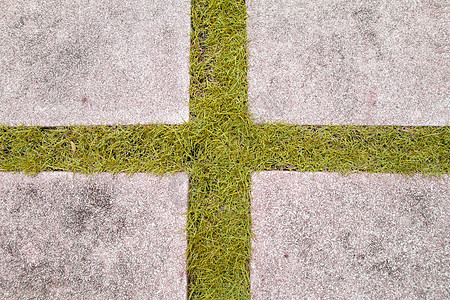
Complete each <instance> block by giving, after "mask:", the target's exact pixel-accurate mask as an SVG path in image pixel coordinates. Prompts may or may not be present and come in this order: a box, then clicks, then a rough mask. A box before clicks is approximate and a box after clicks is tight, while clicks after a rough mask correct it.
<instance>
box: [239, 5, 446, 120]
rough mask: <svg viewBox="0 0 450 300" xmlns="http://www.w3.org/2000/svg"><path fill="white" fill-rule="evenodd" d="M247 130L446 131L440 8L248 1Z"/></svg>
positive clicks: (443, 23) (443, 36)
mask: <svg viewBox="0 0 450 300" xmlns="http://www.w3.org/2000/svg"><path fill="white" fill-rule="evenodd" d="M246 5H247V11H248V13H249V15H250V16H249V19H248V22H247V38H248V39H249V40H250V42H249V47H248V51H249V54H250V57H249V70H248V78H249V91H248V94H249V106H250V111H251V113H252V114H253V119H254V120H255V122H257V123H264V122H276V121H282V122H285V123H293V124H301V125H303V124H305V125H330V124H338V125H342V124H354V125H403V126H407V125H411V126H445V125H449V124H450V95H449V87H450V85H449V82H450V81H449V75H450V73H449V71H450V60H449V54H450V50H449V45H450V44H449V34H450V32H449V29H450V26H449V24H450V22H449V21H450V14H449V7H450V2H449V1H448V0H444V1H442V0H439V1H438V0H426V1H409V0H396V1H355V0H353V1H348V0H317V1H300V0H280V1H269V0H248V1H246Z"/></svg>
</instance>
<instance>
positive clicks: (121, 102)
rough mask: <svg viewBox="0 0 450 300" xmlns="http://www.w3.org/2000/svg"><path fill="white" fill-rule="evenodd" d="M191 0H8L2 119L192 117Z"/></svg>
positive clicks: (57, 121)
mask: <svg viewBox="0 0 450 300" xmlns="http://www.w3.org/2000/svg"><path fill="white" fill-rule="evenodd" d="M189 47H190V1H187V0H168V1H137V0H131V1H119V0H96V1H87V0H80V1H70V0H61V1H36V0H32V1H23V0H8V1H4V0H0V123H2V124H8V125H17V124H22V123H24V124H26V125H31V124H32V125H39V126H59V125H75V124H81V125H98V124H108V125H109V124H124V125H126V124H146V123H156V122H159V123H169V124H173V123H182V122H183V121H188V120H189V104H188V102H189Z"/></svg>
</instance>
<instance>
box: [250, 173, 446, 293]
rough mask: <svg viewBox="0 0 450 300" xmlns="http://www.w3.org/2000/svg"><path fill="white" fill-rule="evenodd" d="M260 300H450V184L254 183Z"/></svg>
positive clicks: (292, 179)
mask: <svg viewBox="0 0 450 300" xmlns="http://www.w3.org/2000/svg"><path fill="white" fill-rule="evenodd" d="M252 182H253V183H252V199H253V200H252V226H253V231H254V232H255V234H256V238H257V241H253V243H252V247H253V249H254V251H253V252H252V257H251V263H250V270H251V271H250V278H251V289H252V293H253V296H254V299H255V300H258V299H264V300H267V299H449V298H450V292H449V288H448V287H449V282H450V278H449V274H450V261H449V259H448V258H449V250H450V248H449V245H450V235H449V228H450V227H449V226H450V176H448V175H446V176H444V177H443V178H436V177H434V178H430V177H426V178H424V177H422V175H414V176H411V177H408V178H403V177H401V176H400V175H394V174H376V175H373V174H372V175H369V174H350V175H349V176H342V175H340V174H338V173H322V172H319V173H302V172H280V171H270V172H261V173H255V174H253V175H252Z"/></svg>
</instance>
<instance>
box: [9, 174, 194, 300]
mask: <svg viewBox="0 0 450 300" xmlns="http://www.w3.org/2000/svg"><path fill="white" fill-rule="evenodd" d="M72 176H73V174H72V173H63V172H60V173H58V172H48V173H40V174H38V175H37V176H36V177H34V178H30V177H24V176H23V174H13V173H6V172H0V202H1V205H0V298H1V299H186V297H187V296H186V284H187V282H186V264H185V257H184V253H185V251H186V237H185V233H184V232H183V231H182V230H183V228H184V227H185V226H186V218H185V215H183V214H184V213H186V211H187V200H188V176H187V174H184V173H176V174H175V175H174V176H170V177H163V178H159V177H156V176H153V175H146V174H142V173H138V174H134V175H133V176H131V177H130V178H128V177H127V175H124V174H119V175H116V176H112V174H106V173H102V174H98V175H95V176H94V177H92V178H91V180H88V178H87V177H86V176H83V175H80V174H75V177H72Z"/></svg>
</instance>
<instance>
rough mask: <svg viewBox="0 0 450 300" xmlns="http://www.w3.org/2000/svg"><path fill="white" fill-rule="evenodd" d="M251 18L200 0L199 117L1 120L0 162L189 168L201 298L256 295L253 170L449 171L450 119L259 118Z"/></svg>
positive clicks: (237, 4) (196, 285)
mask: <svg viewBox="0 0 450 300" xmlns="http://www.w3.org/2000/svg"><path fill="white" fill-rule="evenodd" d="M246 18H247V15H246V10H245V3H244V2H243V1H230V0H226V1H220V0H215V1H213V0H209V1H206V0H193V1H192V11H191V21H192V28H191V53H190V60H191V66H190V75H191V86H190V102H189V105H190V114H191V116H190V122H189V123H185V124H182V125H163V124H152V125H145V126H144V125H137V126H68V127H61V128H39V127H26V126H18V127H7V126H2V125H0V171H25V172H27V173H29V174H35V173H38V172H43V171H68V172H79V173H84V174H94V173H99V172H111V173H118V172H124V173H128V174H133V173H135V172H146V173H152V174H156V175H170V174H173V173H174V172H187V173H188V174H189V178H190V189H189V199H190V200H189V211H188V215H187V216H188V218H187V230H188V249H187V257H188V267H187V268H188V277H189V282H188V288H189V295H190V298H191V299H249V298H250V278H249V260H250V253H251V238H252V233H251V218H250V200H251V199H250V183H251V182H250V176H251V173H252V172H255V171H264V170H292V171H303V172H306V171H308V172H310V171H328V172H340V173H342V174H347V173H351V172H369V173H375V172H392V173H401V174H412V173H422V174H424V175H442V174H448V173H450V172H449V171H450V170H449V169H450V155H449V149H450V128H449V127H402V126H296V125H289V124H282V123H276V124H262V125H255V124H253V123H252V121H251V116H250V113H249V111H248V105H247V88H248V82H247V68H248V65H247V57H248V54H247V39H246Z"/></svg>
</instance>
